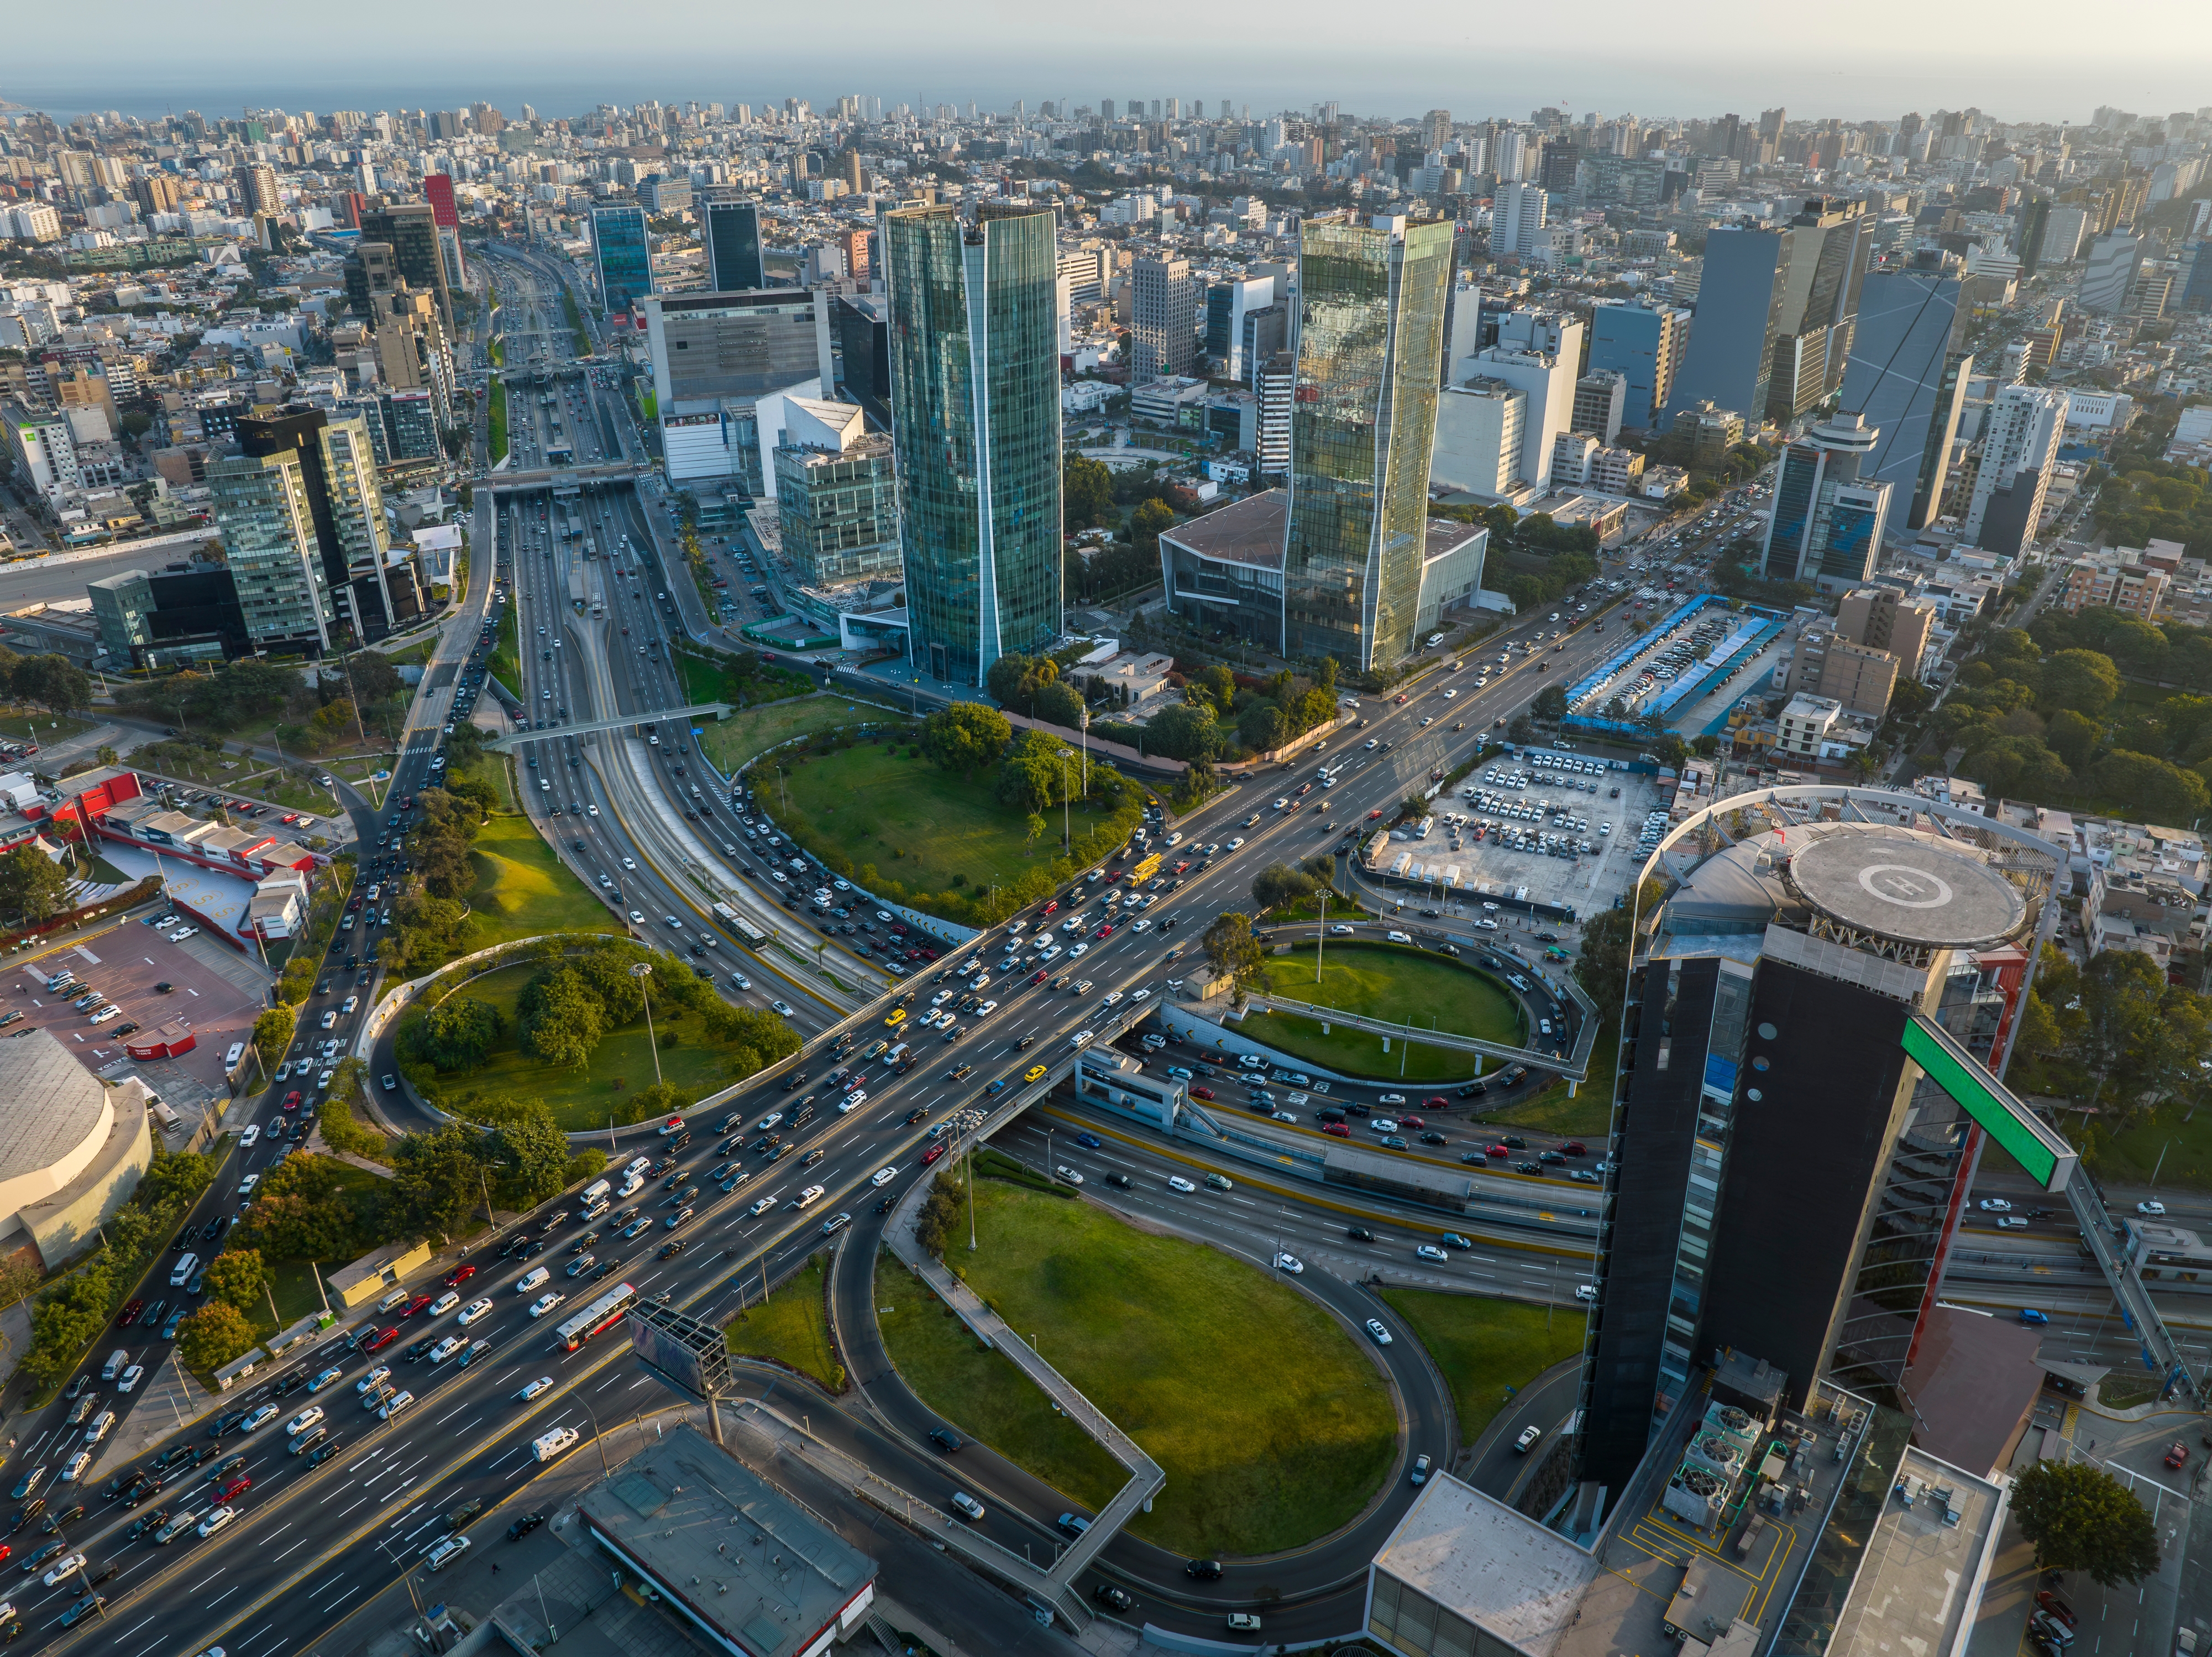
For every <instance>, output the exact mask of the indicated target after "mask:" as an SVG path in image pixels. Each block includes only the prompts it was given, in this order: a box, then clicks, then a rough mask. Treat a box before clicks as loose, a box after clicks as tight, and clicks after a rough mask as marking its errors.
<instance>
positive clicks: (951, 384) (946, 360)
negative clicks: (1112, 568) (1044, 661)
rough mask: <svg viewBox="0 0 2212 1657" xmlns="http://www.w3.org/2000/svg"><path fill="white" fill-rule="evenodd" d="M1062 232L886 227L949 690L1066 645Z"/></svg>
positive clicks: (952, 219)
mask: <svg viewBox="0 0 2212 1657" xmlns="http://www.w3.org/2000/svg"><path fill="white" fill-rule="evenodd" d="M1053 230H1054V216H1053V214H1052V213H1051V212H1050V211H1049V210H1038V211H1036V212H1022V213H1013V214H1006V215H1000V214H995V213H994V214H992V215H989V216H985V217H984V218H982V219H981V220H980V221H979V222H976V223H975V224H973V225H968V224H964V223H963V222H962V221H961V219H960V218H959V216H958V215H957V213H956V211H955V210H953V209H952V208H951V207H950V206H940V207H906V208H900V209H898V210H896V211H894V212H892V213H890V214H888V215H886V216H885V217H884V277H885V281H886V285H887V288H888V294H887V299H888V302H889V307H890V323H889V335H890V381H891V402H892V405H893V406H895V407H896V409H897V410H898V419H897V422H896V424H895V425H894V426H893V428H892V438H893V441H894V443H895V445H896V459H897V464H898V478H899V502H900V507H901V511H902V522H901V527H900V541H901V548H902V557H903V561H904V564H905V569H906V586H907V610H908V618H909V625H910V627H911V629H912V649H913V652H914V661H915V664H916V665H917V666H918V667H921V669H922V670H923V671H925V672H927V673H930V674H931V675H933V677H935V678H938V679H951V680H954V681H956V682H958V683H961V684H965V685H981V683H982V681H983V675H984V673H985V672H986V671H987V670H988V668H989V667H990V665H991V664H992V663H993V662H994V661H997V660H998V659H999V658H1000V656H1002V655H1006V653H1007V652H1009V651H1015V650H1018V651H1024V652H1027V651H1033V650H1036V649H1042V647H1044V646H1045V645H1048V644H1049V643H1051V642H1052V640H1053V639H1054V637H1057V635H1058V634H1059V632H1060V329H1059V305H1058V300H1057V291H1056V290H1057V288H1058V278H1059V259H1058V254H1057V252H1056V249H1055V247H1054V235H1053ZM1424 442H1425V439H1424ZM1424 452H1425V451H1424Z"/></svg>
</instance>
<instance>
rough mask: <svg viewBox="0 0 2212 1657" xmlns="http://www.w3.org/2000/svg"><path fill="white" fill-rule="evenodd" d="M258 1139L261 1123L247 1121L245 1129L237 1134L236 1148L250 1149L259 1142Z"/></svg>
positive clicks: (259, 1138) (259, 1137)
mask: <svg viewBox="0 0 2212 1657" xmlns="http://www.w3.org/2000/svg"><path fill="white" fill-rule="evenodd" d="M260 1140H261V1124H259V1123H258V1122H249V1123H247V1124H246V1131H245V1132H243V1133H241V1134H240V1135H239V1136H238V1148H239V1149H240V1150H242V1151H246V1150H252V1148H253V1147H254V1146H255V1145H257V1144H258V1143H259V1142H260Z"/></svg>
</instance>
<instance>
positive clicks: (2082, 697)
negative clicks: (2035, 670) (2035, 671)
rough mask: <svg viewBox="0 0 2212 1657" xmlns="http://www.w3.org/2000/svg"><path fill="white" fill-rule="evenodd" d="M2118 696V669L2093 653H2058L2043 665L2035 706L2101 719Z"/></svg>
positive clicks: (2108, 658) (2104, 658) (2070, 651)
mask: <svg viewBox="0 0 2212 1657" xmlns="http://www.w3.org/2000/svg"><path fill="white" fill-rule="evenodd" d="M2119 697H2120V670H2119V669H2118V667H2114V666H2113V665H2112V658H2111V657H2110V656H2107V655H2100V654H2098V653H2097V652H2096V651H2094V650H2061V651H2060V652H2059V653H2058V654H2057V655H2055V656H2052V657H2051V658H2050V659H2049V660H2048V661H2045V663H2044V664H2043V677H2042V680H2041V683H2040V685H2039V687H2038V689H2037V691H2036V698H2035V700H2036V704H2037V705H2038V706H2039V707H2041V708H2044V709H2045V710H2051V709H2057V708H2071V709H2072V710H2074V711H2075V713H2078V714H2086V715H2087V716H2088V717H2090V718H2091V719H2096V718H2099V717H2100V716H2102V715H2103V714H2104V712H2105V710H2106V709H2108V708H2110V707H2111V706H2112V704H2113V703H2115V702H2117V701H2118V700H2119Z"/></svg>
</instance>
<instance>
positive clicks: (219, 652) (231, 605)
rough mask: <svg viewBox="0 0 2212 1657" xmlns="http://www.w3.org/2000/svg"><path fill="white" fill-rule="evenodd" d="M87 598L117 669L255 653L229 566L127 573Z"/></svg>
mask: <svg viewBox="0 0 2212 1657" xmlns="http://www.w3.org/2000/svg"><path fill="white" fill-rule="evenodd" d="M85 591H86V594H87V595H88V596H89V597H90V599H91V600H92V615H93V621H94V624H95V625H96V626H98V628H99V630H100V643H102V644H104V645H106V647H107V655H108V665H109V667H111V668H112V669H119V668H124V667H181V666H183V665H184V664H185V663H187V662H194V661H232V660H234V659H235V658H237V657H239V656H242V655H248V654H249V653H251V652H252V649H253V640H252V636H251V635H250V634H249V633H248V632H247V631H246V613H245V612H243V611H242V610H240V608H239V606H238V585H237V582H236V579H235V578H234V576H232V574H231V572H230V570H229V567H228V565H225V564H191V565H179V566H178V567H176V568H173V569H169V570H125V571H124V572H123V573H122V574H121V575H118V576H102V577H101V578H100V580H98V581H94V582H87V583H86V584H85Z"/></svg>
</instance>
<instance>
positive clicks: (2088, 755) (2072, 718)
mask: <svg viewBox="0 0 2212 1657" xmlns="http://www.w3.org/2000/svg"><path fill="white" fill-rule="evenodd" d="M2103 737H2104V730H2103V728H2102V727H2101V726H2100V725H2099V724H2098V723H2097V722H2096V721H2095V720H2093V719H2090V718H2087V717H2086V716H2083V715H2081V714H2077V713H2075V711H2074V710H2072V709H2071V708H2061V709H2059V710H2057V711H2056V712H2054V713H2053V714H2052V715H2051V721H2050V723H2049V724H2048V725H2047V726H2045V729H2044V733H2043V740H2044V741H2045V743H2047V744H2048V745H2049V746H2050V747H2051V752H2054V753H2056V754H2057V756H2058V757H2059V758H2061V759H2063V760H2064V761H2065V762H2066V768H2067V769H2068V770H2069V771H2087V770H2088V768H2089V761H2090V760H2091V759H2092V758H2094V757H2095V756H2096V752H2097V745H2098V743H2099V742H2100V741H2101V740H2103Z"/></svg>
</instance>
